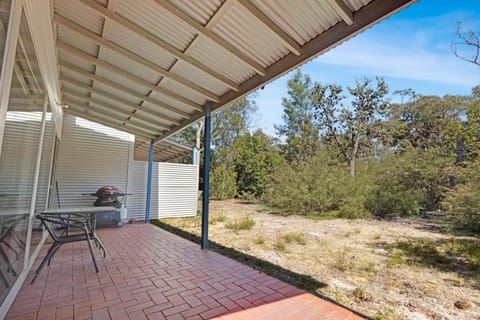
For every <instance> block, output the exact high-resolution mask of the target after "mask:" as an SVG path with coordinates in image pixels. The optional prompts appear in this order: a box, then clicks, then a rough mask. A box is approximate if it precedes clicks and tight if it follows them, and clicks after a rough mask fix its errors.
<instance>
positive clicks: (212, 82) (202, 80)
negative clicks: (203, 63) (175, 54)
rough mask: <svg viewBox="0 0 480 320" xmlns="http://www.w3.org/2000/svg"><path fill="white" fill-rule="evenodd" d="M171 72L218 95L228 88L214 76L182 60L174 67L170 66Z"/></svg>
mask: <svg viewBox="0 0 480 320" xmlns="http://www.w3.org/2000/svg"><path fill="white" fill-rule="evenodd" d="M172 73H174V74H177V75H179V76H182V77H184V78H186V79H189V80H190V81H192V82H193V83H195V84H197V85H199V86H200V87H202V88H204V89H206V90H209V91H210V92H212V93H214V94H216V95H218V96H221V95H223V94H224V93H225V92H227V91H228V90H229V88H228V87H227V86H225V85H224V84H223V83H221V82H220V81H218V80H217V79H215V78H214V77H212V76H209V75H207V74H206V73H205V72H198V71H197V70H195V68H194V67H192V66H191V65H189V64H187V63H185V62H183V61H178V62H177V63H176V64H175V67H173V68H172Z"/></svg>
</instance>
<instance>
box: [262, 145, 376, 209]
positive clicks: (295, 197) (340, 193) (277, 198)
mask: <svg viewBox="0 0 480 320" xmlns="http://www.w3.org/2000/svg"><path fill="white" fill-rule="evenodd" d="M360 171H361V174H359V175H358V176H357V177H355V178H353V177H351V176H350V175H349V174H348V171H347V170H346V167H345V165H344V164H342V163H338V161H337V160H336V159H335V158H334V157H333V156H332V155H331V154H329V153H328V151H327V150H326V149H322V150H321V151H320V152H319V153H318V155H317V156H316V157H314V158H311V159H310V160H309V161H306V162H303V163H300V164H299V165H289V164H285V165H283V166H282V167H280V168H279V169H278V170H277V171H276V172H275V173H274V175H273V177H272V178H273V182H272V184H271V188H270V189H269V192H268V193H267V196H266V200H267V202H268V204H270V205H271V206H273V207H275V208H278V209H280V210H282V211H285V212H287V213H296V214H307V215H308V214H318V213H325V214H330V213H331V211H339V212H340V213H343V214H344V216H345V217H351V218H353V217H365V216H369V214H368V213H367V212H366V211H365V210H364V209H363V205H362V199H363V198H364V197H365V194H366V193H367V192H368V190H369V185H368V182H367V179H368V177H367V176H366V175H365V174H364V170H363V168H362V170H360ZM357 205H358V206H357Z"/></svg>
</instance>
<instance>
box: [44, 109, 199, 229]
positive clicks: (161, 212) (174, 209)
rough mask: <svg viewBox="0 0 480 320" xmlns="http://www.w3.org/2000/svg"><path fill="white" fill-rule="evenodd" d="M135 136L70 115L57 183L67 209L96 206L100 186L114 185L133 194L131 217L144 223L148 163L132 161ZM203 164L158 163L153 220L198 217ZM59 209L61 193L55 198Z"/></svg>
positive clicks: (66, 120) (54, 204)
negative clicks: (199, 172) (199, 165)
mask: <svg viewBox="0 0 480 320" xmlns="http://www.w3.org/2000/svg"><path fill="white" fill-rule="evenodd" d="M133 147H134V137H133V136H132V135H130V134H128V133H125V132H122V131H119V130H116V129H112V128H109V127H106V126H103V125H101V124H97V123H94V122H91V121H88V120H84V119H82V118H78V117H73V116H66V117H65V118H64V120H63V130H62V141H61V143H60V146H59V149H58V156H57V163H56V169H55V171H56V172H55V180H56V181H57V182H58V187H59V194H60V205H61V206H62V207H76V206H91V205H92V204H93V202H94V201H95V197H92V196H82V193H94V192H95V191H96V190H97V189H98V188H99V187H101V186H104V185H113V186H116V187H117V188H119V189H120V190H121V191H123V192H126V193H129V194H131V195H128V196H127V199H126V207H127V209H128V217H129V218H131V219H137V220H144V219H145V207H146V194H147V171H148V163H147V162H146V161H135V160H133ZM197 190H198V165H189V164H176V163H164V162H154V163H153V175H152V197H151V209H150V218H151V219H158V218H169V217H190V216H195V215H196V214H197V192H198V191H197ZM52 197H53V201H52V207H57V194H56V192H54V193H53V194H52Z"/></svg>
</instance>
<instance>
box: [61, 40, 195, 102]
mask: <svg viewBox="0 0 480 320" xmlns="http://www.w3.org/2000/svg"><path fill="white" fill-rule="evenodd" d="M57 47H58V48H59V49H62V50H65V51H67V52H69V53H71V54H73V55H75V56H76V57H78V58H80V59H82V60H84V61H87V62H90V63H92V64H94V65H95V66H101V67H102V68H105V69H107V70H109V71H111V72H114V73H116V74H118V75H119V76H121V77H123V78H125V79H127V80H129V81H132V82H134V83H136V84H138V85H141V86H143V87H145V88H147V89H149V90H152V91H154V92H157V93H160V94H163V95H166V96H168V97H170V98H172V99H175V100H178V101H180V102H182V103H184V104H185V105H187V106H188V107H190V108H192V109H194V110H197V111H201V110H203V107H202V106H200V105H199V104H197V103H196V102H194V101H191V100H189V99H187V98H185V97H183V96H181V95H179V94H177V93H175V92H173V91H171V90H168V89H165V88H160V87H157V86H155V85H153V84H151V83H150V82H148V81H146V80H144V79H142V78H139V77H137V76H135V75H133V74H131V73H129V72H127V71H124V70H122V69H120V68H118V67H116V66H114V65H112V64H110V63H108V62H105V61H102V60H99V59H97V58H95V57H92V56H91V55H89V54H87V53H84V52H83V51H81V50H79V49H77V48H75V47H72V46H70V45H68V44H66V43H65V42H63V41H60V40H58V41H57Z"/></svg>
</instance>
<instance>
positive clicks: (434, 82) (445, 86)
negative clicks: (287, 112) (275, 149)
mask: <svg viewBox="0 0 480 320" xmlns="http://www.w3.org/2000/svg"><path fill="white" fill-rule="evenodd" d="M457 21H463V22H464V24H465V25H469V26H472V27H474V29H475V30H480V1H478V0H456V1H451V0H420V1H419V2H417V3H415V4H413V5H411V6H410V7H409V8H407V9H405V10H403V11H401V12H400V13H398V14H396V15H394V16H392V17H390V18H389V19H387V20H384V21H382V22H381V23H379V24H376V25H374V26H373V27H371V28H370V29H368V30H366V31H365V32H363V33H361V34H359V35H358V36H356V37H355V38H353V39H350V40H349V41H347V42H345V43H343V44H342V45H340V46H338V47H336V48H334V49H332V50H330V51H329V52H327V53H325V54H324V55H322V56H320V57H318V58H317V59H315V60H313V61H311V62H309V63H307V64H305V65H303V66H302V67H301V70H302V71H303V72H305V73H308V74H310V75H311V77H312V79H313V80H314V81H317V82H320V83H324V84H325V83H337V84H340V85H343V86H344V87H346V86H353V85H354V84H355V79H357V78H361V77H364V76H366V77H374V76H376V75H379V76H382V77H384V78H385V80H386V82H387V84H388V85H389V87H390V89H391V92H393V91H395V90H399V89H407V88H412V89H414V90H415V91H416V92H418V93H420V94H424V95H429V94H433V95H440V96H443V95H446V94H470V92H471V89H472V87H474V86H475V85H479V84H480V67H478V66H475V65H473V64H469V63H467V62H464V61H462V60H460V59H458V58H456V57H455V56H454V54H453V53H452V51H451V49H450V44H451V42H452V40H454V39H455V36H454V32H455V29H456V25H457ZM291 76H292V74H291V73H290V74H287V75H285V76H283V77H282V78H280V79H277V80H276V81H274V82H272V83H270V84H269V85H267V86H265V88H264V89H263V90H259V91H257V93H256V94H255V95H254V97H253V98H254V100H255V101H256V103H257V105H258V107H259V112H258V116H257V120H256V126H257V127H258V128H261V129H263V130H264V131H265V132H266V133H267V134H270V135H274V134H275V130H274V128H273V125H274V124H275V123H281V122H282V119H281V117H282V105H281V101H282V97H284V96H286V91H287V81H288V79H289V78H291Z"/></svg>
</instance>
